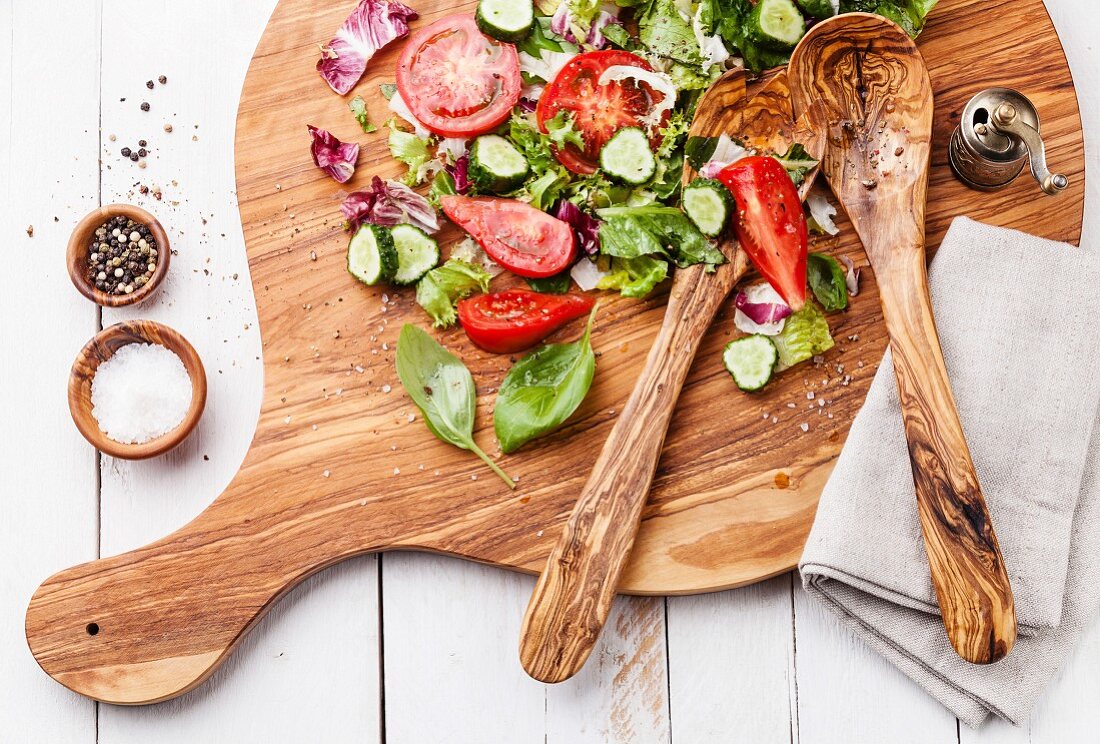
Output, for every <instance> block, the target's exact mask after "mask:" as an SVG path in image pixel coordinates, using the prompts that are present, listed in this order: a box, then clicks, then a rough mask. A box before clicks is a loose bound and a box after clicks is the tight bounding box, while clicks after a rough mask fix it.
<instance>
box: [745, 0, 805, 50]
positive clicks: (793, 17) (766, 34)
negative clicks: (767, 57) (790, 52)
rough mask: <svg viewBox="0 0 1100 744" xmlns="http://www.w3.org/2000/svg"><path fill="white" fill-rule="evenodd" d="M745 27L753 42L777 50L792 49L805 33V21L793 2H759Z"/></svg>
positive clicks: (785, 0)
mask: <svg viewBox="0 0 1100 744" xmlns="http://www.w3.org/2000/svg"><path fill="white" fill-rule="evenodd" d="M745 25H746V27H747V29H746V31H747V34H748V36H749V37H750V38H751V39H753V41H756V42H758V43H760V44H762V45H764V46H769V47H772V48H773V49H778V50H787V49H790V48H792V47H793V46H794V45H795V44H797V43H798V40H799V39H801V38H802V35H803V34H804V33H806V21H805V19H803V18H802V14H801V13H800V12H799V11H798V7H797V6H796V5H795V4H794V0H760V2H758V3H757V4H756V7H754V8H753V9H752V12H751V13H749V17H748V19H747V20H746V22H745Z"/></svg>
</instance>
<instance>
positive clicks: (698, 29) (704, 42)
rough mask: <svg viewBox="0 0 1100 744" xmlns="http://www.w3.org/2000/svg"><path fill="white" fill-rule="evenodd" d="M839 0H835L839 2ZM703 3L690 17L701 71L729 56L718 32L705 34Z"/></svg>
mask: <svg viewBox="0 0 1100 744" xmlns="http://www.w3.org/2000/svg"><path fill="white" fill-rule="evenodd" d="M839 1H840V0H837V2H839ZM705 7H706V5H705V3H699V9H698V10H697V11H695V17H694V18H692V19H691V30H692V31H693V32H694V33H695V41H696V42H698V44H699V51H700V52H702V54H703V72H706V71H707V70H709V69H710V68H711V67H712V66H714V65H721V64H724V63H725V62H726V60H728V59H729V58H730V52H729V50H728V49H726V45H725V42H723V41H722V37H721V36H719V35H718V34H714V35H713V36H711V35H709V34H707V32H706V31H705V30H704V29H703V9H704V8H705Z"/></svg>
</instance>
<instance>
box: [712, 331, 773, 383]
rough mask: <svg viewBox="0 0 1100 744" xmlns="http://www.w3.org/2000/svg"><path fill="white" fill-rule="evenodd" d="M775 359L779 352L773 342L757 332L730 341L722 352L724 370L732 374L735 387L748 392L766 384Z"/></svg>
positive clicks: (769, 378) (770, 375) (770, 377)
mask: <svg viewBox="0 0 1100 744" xmlns="http://www.w3.org/2000/svg"><path fill="white" fill-rule="evenodd" d="M777 361H779V352H778V351H777V350H776V348H775V344H774V343H772V340H771V339H770V338H768V337H767V336H761V335H760V334H759V333H758V334H755V335H753V336H745V337H744V338H739V339H737V340H736V341H730V342H729V343H728V344H727V345H726V351H725V353H723V354H722V362H723V363H724V364H725V365H726V371H727V372H729V373H730V374H731V375H733V381H734V382H736V383H737V387H739V388H741V389H742V390H745V391H747V392H750V393H751V392H755V391H757V390H760V389H761V388H763V387H764V386H765V385H767V384H768V381H769V380H771V379H772V372H773V371H774V370H775V364H776V362H777Z"/></svg>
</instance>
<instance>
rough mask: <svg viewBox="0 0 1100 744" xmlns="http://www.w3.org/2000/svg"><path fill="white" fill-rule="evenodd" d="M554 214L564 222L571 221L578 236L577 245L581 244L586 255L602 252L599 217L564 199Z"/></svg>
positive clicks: (570, 223)
mask: <svg viewBox="0 0 1100 744" xmlns="http://www.w3.org/2000/svg"><path fill="white" fill-rule="evenodd" d="M554 216H555V217H557V218H558V219H559V220H561V221H562V222H567V223H569V225H570V226H571V227H572V228H573V232H574V233H575V234H576V236H577V245H578V246H580V249H581V250H582V251H584V253H585V255H586V256H595V255H597V254H598V253H599V252H600V221H599V220H598V219H596V218H595V217H593V216H592V215H590V214H587V213H586V212H584V211H582V210H581V208H580V207H578V206H577V205H576V204H574V203H573V202H571V201H568V200H564V199H563V200H562V201H561V202H560V203H559V204H558V208H557V210H556V211H555V212H554Z"/></svg>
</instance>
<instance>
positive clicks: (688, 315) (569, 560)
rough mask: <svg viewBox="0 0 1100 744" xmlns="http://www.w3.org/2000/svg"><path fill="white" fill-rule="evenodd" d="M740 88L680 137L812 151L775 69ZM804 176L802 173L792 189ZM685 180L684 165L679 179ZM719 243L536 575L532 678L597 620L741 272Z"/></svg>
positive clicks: (577, 664) (702, 109)
mask: <svg viewBox="0 0 1100 744" xmlns="http://www.w3.org/2000/svg"><path fill="white" fill-rule="evenodd" d="M745 96H746V85H745V73H744V70H732V71H730V72H727V73H726V74H725V75H724V76H722V77H721V78H719V79H718V80H717V81H716V82H715V83H714V85H712V86H711V88H710V89H709V90H708V91H707V93H706V94H705V95H704V96H703V98H702V100H701V101H700V102H699V105H698V108H697V109H696V113H695V118H694V121H693V122H692V126H691V131H690V133H689V136H691V137H718V136H720V135H722V134H728V135H731V136H736V137H739V138H740V139H741V140H742V141H743V142H744V143H745V145H746V146H748V147H754V148H758V149H761V150H764V151H773V152H780V153H782V152H784V151H786V149H787V148H788V146H789V145H790V144H791V143H792V141H793V139H794V137H796V136H798V137H800V139H798V141H799V142H801V144H802V145H803V147H805V148H806V150H807V152H809V153H810V155H811V156H813V157H814V158H817V159H820V157H821V153H822V151H823V150H824V148H825V130H824V111H823V110H821V111H820V114H821V119H820V121H818V122H809V121H808V118H809V117H807V120H803V121H800V122H798V123H797V124H796V123H795V121H794V113H793V112H794V109H793V106H792V104H791V98H790V90H789V88H788V85H787V80H786V74H785V73H780V74H779V75H777V76H776V77H775V78H774V79H773V80H772V81H771V82H770V83H769V84H768V85H767V86H766V87H765V88H764V89H763V90H761V92H760V93H758V94H757V95H756V96H754V97H753V98H752V99H751V100H749V101H748V102H747V103H746V102H745ZM815 173H816V169H815ZM815 173H811V174H807V176H806V179H805V181H804V183H803V190H802V191H801V196H803V198H804V197H805V193H806V191H808V189H809V186H810V184H811V183H812V181H813V176H814V175H815ZM694 177H695V171H694V170H693V169H692V167H691V165H690V164H685V166H684V175H683V183H684V184H685V185H686V184H687V183H689V182H690V181H691V180H692V179H693V178H694ZM719 248H720V249H721V250H722V252H723V254H724V255H725V256H726V258H727V259H728V260H727V262H726V263H725V264H722V265H721V266H718V267H717V268H716V269H715V270H714V272H713V273H707V272H706V269H705V267H703V266H701V265H700V266H691V267H689V268H686V269H677V271H676V275H675V279H674V281H673V283H672V291H671V294H670V296H669V300H668V308H667V310H666V311H665V318H664V322H663V323H662V325H661V329H660V332H659V333H658V334H657V338H656V340H655V341H654V342H653V347H652V348H651V349H650V352H649V357H648V358H647V360H646V365H645V368H644V369H643V370H642V373H641V376H640V377H639V379H638V382H637V383H636V385H635V387H634V390H633V392H632V393H631V395H630V399H629V400H628V402H627V404H626V407H625V408H624V409H623V411H622V413H621V414H620V416H619V419H618V421H617V422H616V423H615V426H614V428H613V429H612V430H611V434H610V435H609V436H608V438H607V441H606V442H605V444H604V446H603V449H602V450H601V452H600V455H599V458H598V459H597V460H596V464H595V466H594V468H593V471H592V475H591V476H590V477H589V479H588V482H587V483H586V484H585V486H584V488H583V490H582V491H581V495H580V498H579V499H578V500H577V503H576V505H575V506H574V508H573V512H572V514H571V515H570V517H569V520H568V522H567V523H566V526H565V528H564V531H563V532H562V535H561V537H560V539H559V540H558V542H557V543H556V544H555V546H554V549H553V551H552V552H551V553H550V557H549V558H548V559H547V561H546V566H545V568H544V569H543V571H542V574H541V575H540V576H539V579H538V583H537V585H536V586H535V591H534V594H533V595H532V597H531V602H530V604H529V605H528V606H527V613H526V615H525V616H524V618H523V628H522V630H521V637H520V660H521V662H522V663H523V668H524V669H525V670H527V673H528V674H530V675H531V676H532V677H534V678H535V679H537V680H541V681H543V682H561V681H563V680H566V679H568V678H569V677H571V676H573V675H574V674H576V673H577V671H579V670H580V668H581V667H582V666H583V665H584V662H585V660H587V659H588V656H589V654H590V653H591V651H592V648H593V646H594V645H595V643H596V639H597V638H598V637H599V635H600V631H601V630H602V629H603V625H604V622H605V621H606V620H607V615H608V613H609V612H610V610H611V602H612V600H613V599H614V597H615V590H616V588H617V586H618V582H619V577H620V576H621V575H622V572H623V568H624V567H625V565H626V561H627V558H628V557H629V555H630V548H631V546H632V545H633V543H634V537H635V535H637V533H638V528H639V526H640V524H641V513H642V507H643V506H644V505H645V501H646V496H647V495H648V494H649V487H650V484H651V483H652V481H653V474H654V471H655V470H656V468H657V460H658V458H659V457H660V455H661V448H662V446H663V445H664V440H665V433H666V431H667V430H668V424H669V420H670V419H671V417H672V413H673V410H674V408H675V406H676V399H677V398H678V397H679V395H680V389H681V388H682V387H683V384H684V379H685V378H686V377H687V374H688V370H689V369H690V368H691V365H692V361H693V360H694V358H695V352H696V350H697V349H698V347H699V343H700V342H701V341H702V339H703V335H704V333H705V332H706V330H707V328H708V327H709V326H710V324H711V321H712V320H713V319H714V316H715V314H716V313H717V312H718V308H719V307H721V305H722V303H723V301H724V300H725V299H726V297H727V296H728V295H729V293H730V290H731V289H733V287H734V285H735V284H737V282H738V281H739V280H740V279H741V278H742V277H743V276H744V275H745V273H746V272H747V271H748V266H749V261H748V257H747V255H746V254H745V252H744V251H743V250H741V248H740V247H738V246H737V243H736V241H735V240H734V239H733V238H732V237H726V238H725V239H723V240H721V241H720V243H719Z"/></svg>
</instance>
